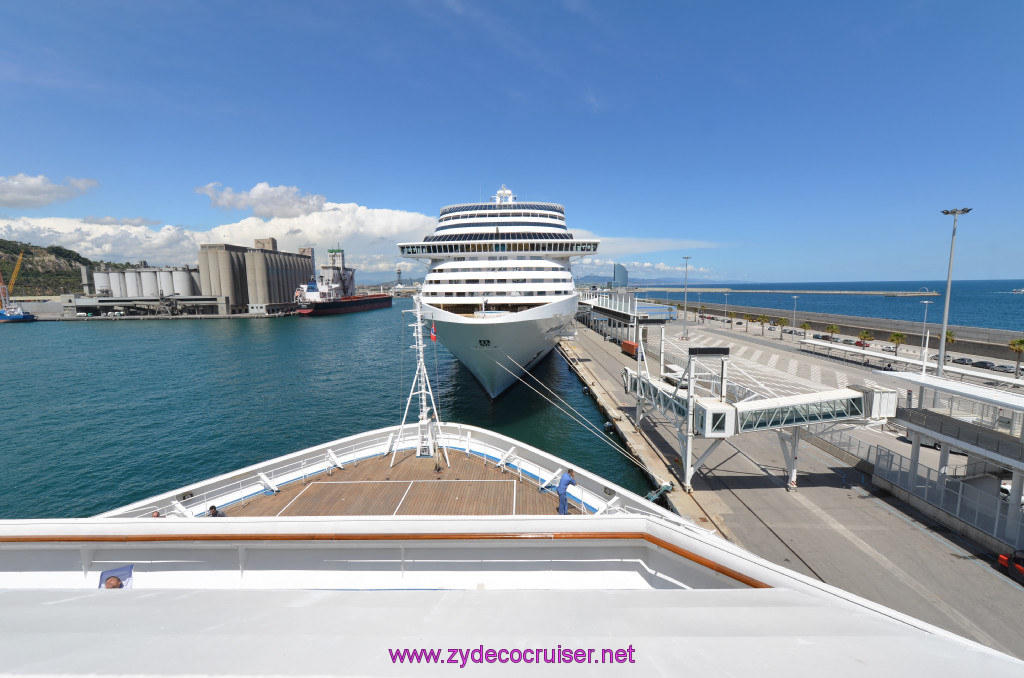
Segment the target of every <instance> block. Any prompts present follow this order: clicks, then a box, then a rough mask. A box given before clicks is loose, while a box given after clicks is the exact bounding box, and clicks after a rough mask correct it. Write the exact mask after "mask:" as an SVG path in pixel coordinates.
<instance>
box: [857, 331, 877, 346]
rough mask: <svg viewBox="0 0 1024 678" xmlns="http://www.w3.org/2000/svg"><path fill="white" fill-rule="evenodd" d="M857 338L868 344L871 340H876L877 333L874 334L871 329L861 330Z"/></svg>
mask: <svg viewBox="0 0 1024 678" xmlns="http://www.w3.org/2000/svg"><path fill="white" fill-rule="evenodd" d="M857 338H858V339H860V340H861V341H862V342H863V343H864V344H867V343H868V342H869V341H874V340H875V335H873V334H872V333H871V332H870V331H869V330H861V331H860V334H858V335H857ZM865 348H867V346H865Z"/></svg>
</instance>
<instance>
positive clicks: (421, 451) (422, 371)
mask: <svg viewBox="0 0 1024 678" xmlns="http://www.w3.org/2000/svg"><path fill="white" fill-rule="evenodd" d="M413 304H414V306H413V310H412V311H403V313H415V314H416V321H415V322H414V323H412V325H410V327H412V332H413V338H414V339H415V343H414V344H413V345H412V346H411V347H410V348H413V349H415V350H416V374H415V376H414V377H413V379H412V387H411V388H410V389H409V399H408V400H406V402H405V412H404V413H403V414H402V425H401V426H400V427H399V429H398V435H397V436H396V437H395V440H394V442H393V443H392V447H391V450H390V451H391V453H392V455H391V466H394V465H395V454H394V452H395V448H396V447H397V446H398V444H399V443H400V442H401V441H402V439H403V437H404V433H405V422H406V420H407V419H408V417H409V408H411V407H412V401H413V398H414V397H416V396H419V407H420V412H419V422H418V423H417V444H416V456H417V457H433V458H434V467H435V468H436V469H440V468H441V455H442V454H443V455H444V461H445V464H447V465H448V466H451V462H450V461H449V460H448V449H447V448H445V447H441V446H439V445H438V440H439V439H440V432H441V420H440V418H439V416H438V412H437V404H436V403H435V402H434V391H433V390H432V389H431V387H430V377H429V376H428V375H427V365H426V362H425V361H424V359H423V348H424V345H423V308H422V306H421V304H420V295H418V294H417V295H416V296H415V297H413Z"/></svg>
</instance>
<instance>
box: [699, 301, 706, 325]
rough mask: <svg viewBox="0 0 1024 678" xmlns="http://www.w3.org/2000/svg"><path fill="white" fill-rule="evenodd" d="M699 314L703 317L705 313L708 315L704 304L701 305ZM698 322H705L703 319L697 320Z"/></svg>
mask: <svg viewBox="0 0 1024 678" xmlns="http://www.w3.org/2000/svg"><path fill="white" fill-rule="evenodd" d="M697 312H698V313H699V314H701V315H704V314H705V313H707V308H705V306H704V304H701V305H700V308H698V309H697ZM697 321H698V322H704V319H703V318H697Z"/></svg>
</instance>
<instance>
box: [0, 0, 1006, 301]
mask: <svg viewBox="0 0 1024 678" xmlns="http://www.w3.org/2000/svg"><path fill="white" fill-rule="evenodd" d="M1022 26H1024V3H1021V2H1019V1H1018V0H1005V1H998V0H997V1H991V2H978V3H964V2H951V1H950V2H947V1H937V2H928V1H912V2H911V1H903V0H886V1H870V0H868V1H863V2H819V1H817V0H815V1H812V0H790V1H785V0H780V1H778V2H763V1H761V0H756V1H755V0H751V1H739V0H737V1H728V0H723V1H721V2H708V1H703V2H684V1H678V2H629V3H626V2H611V1H608V2H596V1H586V0H567V1H565V2H557V1H553V0H552V1H543V2H540V1H538V2H532V1H514V2H513V1H510V2H485V1H480V2H469V1H468V0H451V1H448V2H440V1H436V2H435V1H427V0H423V1H419V2H415V1H413V2H399V1H375V2H369V1H365V2H322V3H320V2H287V3H286V2H216V3H200V2H187V1H174V2H142V3H140V2H87V3H83V2H50V1H47V0H37V1H36V2H31V3H2V4H0V92H2V93H3V95H2V96H0V237H2V238H9V239H19V240H29V241H31V242H33V243H36V244H44V245H45V244H51V243H59V244H62V245H65V246H68V247H73V248H75V249H78V250H80V251H82V252H83V253H84V254H87V255H88V256H92V257H96V258H107V259H111V260H125V259H128V260H132V261H137V260H139V259H147V260H148V261H150V263H166V264H180V263H189V262H194V261H195V257H196V248H197V245H198V243H200V242H210V241H218V242H223V241H229V242H237V243H238V244H251V243H250V241H251V239H252V238H253V237H258V236H261V235H274V236H277V237H278V239H279V241H280V243H281V246H282V249H294V248H295V247H298V246H303V245H309V244H312V245H314V246H316V247H317V248H318V249H319V250H320V251H321V252H322V251H323V250H325V249H326V247H327V246H333V245H335V244H337V243H341V244H342V245H343V246H344V247H345V248H346V249H347V250H348V252H349V258H350V260H351V261H352V262H353V263H354V264H355V265H356V266H357V268H359V269H360V273H359V279H360V280H363V281H368V280H373V279H378V278H380V277H382V276H385V274H391V275H390V277H393V274H392V273H391V272H393V271H394V269H395V267H396V266H397V265H399V262H402V261H403V260H401V259H400V258H399V257H398V256H397V248H395V247H394V243H395V242H397V241H399V240H408V239H416V238H419V237H421V236H422V235H425V234H426V233H428V232H429V231H430V229H431V227H432V221H433V219H434V218H436V215H437V212H438V209H439V208H440V207H441V206H442V205H445V204H450V203H458V202H469V201H474V200H477V199H480V198H483V199H486V198H487V197H489V196H490V195H492V194H493V193H494V191H495V190H496V189H497V188H498V187H499V186H500V185H501V184H507V185H508V186H509V187H510V188H512V189H513V190H514V191H515V192H516V193H517V194H518V195H519V197H520V199H524V200H549V201H555V202H560V203H563V204H564V205H565V206H566V214H567V220H568V223H569V227H570V229H571V230H573V231H575V232H577V233H578V234H580V235H593V236H597V237H600V238H601V239H602V241H603V242H602V247H601V252H600V253H599V254H598V255H597V257H596V258H595V259H596V261H594V262H589V263H588V262H586V261H584V262H581V263H580V264H578V265H577V266H576V267H575V268H576V270H577V272H579V273H581V274H588V273H595V272H597V273H607V274H609V275H610V273H611V262H612V261H620V262H624V263H626V265H627V267H628V268H629V269H630V273H631V276H633V277H649V278H650V277H680V276H681V275H682V268H681V260H680V257H681V256H683V255H692V256H693V259H692V260H691V265H692V267H693V268H692V269H691V273H690V277H691V279H708V280H728V281H751V282H759V281H764V282H771V281H794V282H796V281H829V280H836V281H847V280H918V279H925V280H936V279H943V278H944V277H945V274H946V264H947V259H948V255H949V240H950V234H951V231H952V222H951V219H950V218H949V217H945V216H942V215H941V214H940V213H939V212H940V210H942V209H949V208H959V207H972V208H973V209H974V211H973V212H972V213H971V214H969V215H966V216H964V217H962V218H961V219H960V222H959V230H958V233H957V247H956V261H955V268H954V277H956V278H959V279H977V278H1020V277H1024V264H1022V263H1021V262H1022V251H1024V250H1022V240H1024V239H1022V238H1020V237H1019V236H1020V234H1021V233H1022V229H1021V226H1020V222H1021V219H1022V215H1024V205H1022V204H1021V203H1022V200H1024V198H1022V196H1024V190H1022V189H1024V141H1022V133H1021V129H1022V128H1024V124H1022V121H1024V105H1022V104H1024V82H1022V74H1024V58H1022V53H1024V49H1022V46H1021V45H1022V43H1021V40H1020V30H1021V27H1022ZM401 265H402V266H404V267H405V268H406V270H407V271H409V272H411V273H416V272H417V264H416V263H414V262H404V263H402V264H401ZM420 270H421V269H420ZM385 277H386V276H385Z"/></svg>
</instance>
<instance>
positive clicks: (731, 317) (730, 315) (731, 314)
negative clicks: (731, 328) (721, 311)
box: [729, 311, 736, 325]
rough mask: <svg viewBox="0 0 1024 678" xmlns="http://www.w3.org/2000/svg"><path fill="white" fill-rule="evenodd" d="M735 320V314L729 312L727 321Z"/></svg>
mask: <svg viewBox="0 0 1024 678" xmlns="http://www.w3.org/2000/svg"><path fill="white" fill-rule="evenodd" d="M735 319H736V314H735V313H734V312H733V311H729V320H735ZM729 324H730V325H732V323H729Z"/></svg>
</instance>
